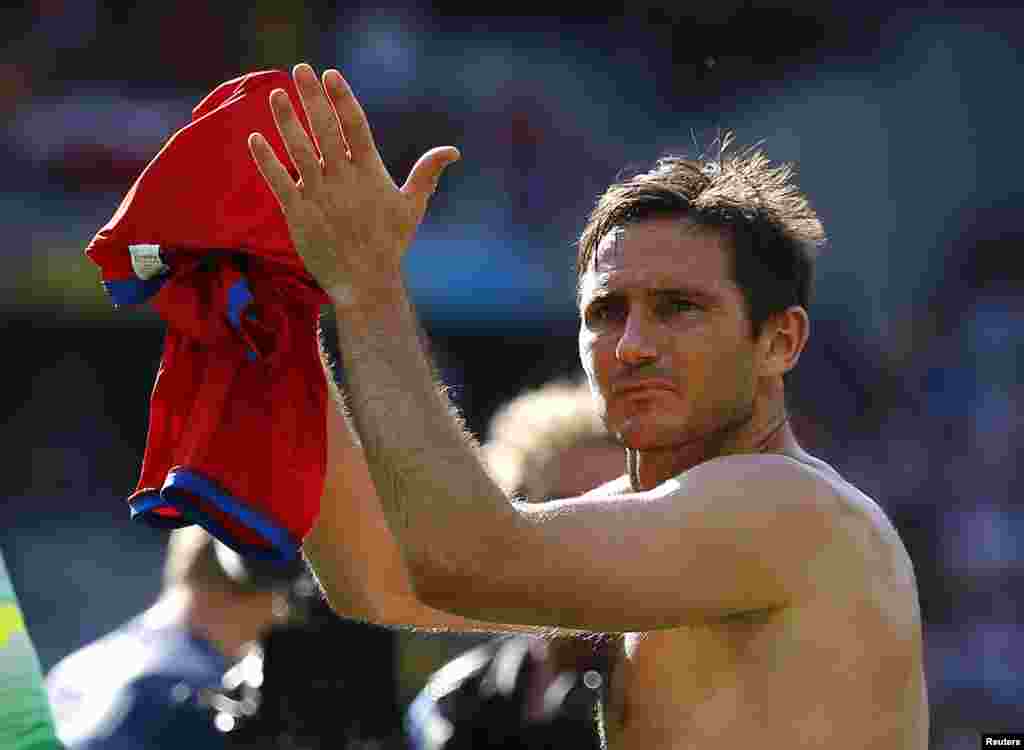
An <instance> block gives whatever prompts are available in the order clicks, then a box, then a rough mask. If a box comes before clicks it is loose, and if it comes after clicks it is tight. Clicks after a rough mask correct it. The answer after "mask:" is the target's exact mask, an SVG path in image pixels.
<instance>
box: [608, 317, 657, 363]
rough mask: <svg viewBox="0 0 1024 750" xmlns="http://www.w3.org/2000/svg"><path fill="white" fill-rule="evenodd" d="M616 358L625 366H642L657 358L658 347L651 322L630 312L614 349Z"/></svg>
mask: <svg viewBox="0 0 1024 750" xmlns="http://www.w3.org/2000/svg"><path fill="white" fill-rule="evenodd" d="M615 356H616V358H617V359H618V360H619V361H620V362H623V363H625V364H631V365H635V364H642V363H644V362H650V361H652V360H655V359H657V358H658V347H657V344H656V342H655V332H654V331H653V330H652V325H651V322H650V321H648V320H645V319H644V316H643V315H642V314H639V313H635V312H631V313H630V314H629V316H628V317H627V318H626V325H625V326H624V327H623V329H622V336H621V337H620V338H619V343H618V344H617V345H616V347H615Z"/></svg>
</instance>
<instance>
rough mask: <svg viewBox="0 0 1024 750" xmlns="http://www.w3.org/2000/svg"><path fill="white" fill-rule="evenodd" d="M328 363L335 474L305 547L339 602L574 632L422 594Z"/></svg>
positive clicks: (362, 616)
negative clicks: (455, 606)
mask: <svg viewBox="0 0 1024 750" xmlns="http://www.w3.org/2000/svg"><path fill="white" fill-rule="evenodd" d="M324 367H325V372H326V376H327V382H328V389H329V392H330V394H331V397H332V398H331V403H329V404H328V409H327V473H326V477H325V486H324V495H323V498H322V501H321V506H320V515H319V518H318V519H317V522H316V524H315V525H314V526H313V529H312V531H311V532H310V533H309V535H308V536H307V537H306V540H305V542H304V544H303V554H304V555H305V557H306V560H307V562H308V563H309V564H310V566H311V568H312V569H313V571H314V573H315V574H316V577H317V580H318V582H319V583H320V586H321V588H322V590H323V592H324V594H325V595H326V597H327V600H328V603H329V604H330V605H331V608H332V609H333V610H334V611H335V612H337V613H338V614H339V615H341V616H343V617H349V618H353V619H357V620H364V621H367V622H373V623H376V624H379V625H391V626H402V627H413V628H416V629H419V630H441V631H457V632H522V633H530V634H533V635H567V634H568V632H567V631H558V630H556V629H554V628H540V627H527V626H522V625H519V626H516V625H509V624H505V623H495V622H485V621H481V620H473V619H470V618H466V617H460V616H459V615H457V614H453V613H451V612H446V611H443V610H439V609H435V608H432V607H429V606H427V605H426V604H424V603H423V602H421V601H420V600H419V599H418V598H417V596H416V593H415V591H414V589H413V587H412V584H411V582H410V578H409V573H408V571H407V569H406V566H405V561H404V560H403V558H402V554H401V551H400V549H399V547H398V544H397V543H396V541H395V538H394V536H393V535H392V533H391V530H390V529H389V527H388V524H387V519H386V518H385V516H384V513H383V512H382V510H381V506H380V500H379V499H378V497H377V489H376V487H375V485H374V483H373V479H372V478H371V477H370V471H369V468H368V466H367V464H366V459H365V456H364V455H363V451H362V447H361V446H360V444H359V439H358V437H357V436H356V435H355V433H354V431H353V430H352V427H351V425H350V423H349V421H348V419H347V418H346V416H345V414H346V413H347V411H348V410H347V407H346V406H345V403H344V398H343V396H342V393H341V391H340V390H339V388H338V386H337V384H336V383H335V380H334V378H333V376H332V375H331V370H332V367H331V365H330V363H329V362H328V360H327V357H326V354H325V356H324ZM439 395H440V394H439Z"/></svg>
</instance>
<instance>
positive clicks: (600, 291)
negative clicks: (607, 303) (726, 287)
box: [588, 284, 718, 300]
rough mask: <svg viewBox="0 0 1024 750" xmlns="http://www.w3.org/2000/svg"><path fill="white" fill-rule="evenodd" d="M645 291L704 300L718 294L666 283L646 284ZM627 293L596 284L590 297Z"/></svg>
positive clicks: (606, 296)
mask: <svg viewBox="0 0 1024 750" xmlns="http://www.w3.org/2000/svg"><path fill="white" fill-rule="evenodd" d="M644 291H645V292H646V293H647V294H649V295H651V296H654V297H693V298H696V299H702V300H715V299H718V295H717V294H715V293H714V292H713V291H709V290H707V289H704V288H701V287H696V286H688V285H686V284H666V285H664V286H654V287H650V286H646V287H644ZM624 295H625V290H624V289H615V288H611V289H610V288H608V287H601V286H595V287H593V288H591V290H590V294H589V295H588V296H589V298H590V299H592V300H594V299H602V300H606V299H616V298H619V297H622V296H624Z"/></svg>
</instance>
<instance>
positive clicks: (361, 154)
mask: <svg viewBox="0 0 1024 750" xmlns="http://www.w3.org/2000/svg"><path fill="white" fill-rule="evenodd" d="M324 88H326V89H327V95H328V96H329V97H330V98H331V103H332V104H334V109H335V110H336V111H337V113H338V119H339V120H340V121H341V129H342V131H343V133H344V134H345V140H346V141H347V142H348V147H349V150H350V151H351V152H352V161H363V160H366V159H368V158H371V157H372V158H375V159H378V160H379V159H380V154H378V153H377V146H376V145H375V144H374V142H373V133H372V132H371V131H370V123H369V122H368V121H367V119H366V113H365V112H364V111H363V107H362V105H361V104H360V103H359V100H358V99H356V96H355V94H353V93H352V87H351V86H349V85H348V81H346V80H345V79H344V78H342V77H341V73H339V72H338V71H337V70H334V69H331V70H328V71H327V72H325V73H324Z"/></svg>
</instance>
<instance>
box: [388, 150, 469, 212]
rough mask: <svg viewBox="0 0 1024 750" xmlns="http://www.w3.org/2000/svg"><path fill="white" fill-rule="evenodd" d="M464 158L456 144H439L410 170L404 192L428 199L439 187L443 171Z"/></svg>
mask: <svg viewBox="0 0 1024 750" xmlns="http://www.w3.org/2000/svg"><path fill="white" fill-rule="evenodd" d="M461 158H462V154H460V153H459V150H458V149H457V148H455V147H454V146H438V147H437V148H432V149H430V150H429V151H428V152H427V153H425V154H423V156H421V157H420V158H419V160H418V161H417V162H416V164H415V165H414V166H413V168H412V171H411V172H409V178H408V179H407V180H406V181H405V185H403V186H402V192H403V193H405V194H406V195H413V196H415V197H417V198H419V199H420V200H423V201H426V200H427V199H428V198H430V196H431V195H432V194H433V192H434V190H436V189H437V183H438V181H439V180H440V179H441V173H442V172H444V170H445V168H446V167H447V166H448V165H449V164H452V163H454V162H457V161H458V160H459V159H461Z"/></svg>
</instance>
